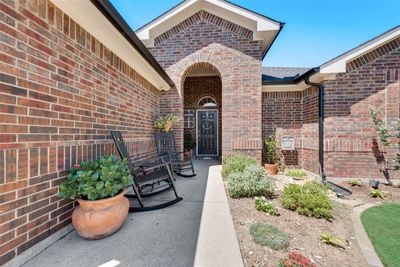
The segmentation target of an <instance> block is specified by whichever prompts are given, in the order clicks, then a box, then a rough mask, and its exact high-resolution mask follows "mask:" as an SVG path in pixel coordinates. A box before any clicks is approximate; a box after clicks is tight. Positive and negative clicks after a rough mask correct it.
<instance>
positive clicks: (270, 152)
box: [264, 135, 280, 164]
mask: <svg viewBox="0 0 400 267" xmlns="http://www.w3.org/2000/svg"><path fill="white" fill-rule="evenodd" d="M279 157H280V155H279V150H278V145H277V143H276V138H275V135H271V136H269V137H267V138H265V140H264V160H265V163H267V164H277V163H279Z"/></svg>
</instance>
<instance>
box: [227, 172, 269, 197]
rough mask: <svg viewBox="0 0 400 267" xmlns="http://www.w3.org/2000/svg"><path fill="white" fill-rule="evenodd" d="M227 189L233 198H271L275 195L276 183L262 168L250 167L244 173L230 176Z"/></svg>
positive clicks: (235, 173)
mask: <svg viewBox="0 0 400 267" xmlns="http://www.w3.org/2000/svg"><path fill="white" fill-rule="evenodd" d="M227 189H228V193H229V195H230V196H231V197H232V198H240V197H255V196H268V197H270V196H272V195H273V194H274V191H275V182H274V180H273V179H272V178H271V177H269V176H267V175H266V174H265V171H264V169H263V168H262V167H261V166H259V165H250V166H247V167H246V168H245V169H244V171H243V172H242V173H240V172H234V173H231V174H229V176H228V185H227Z"/></svg>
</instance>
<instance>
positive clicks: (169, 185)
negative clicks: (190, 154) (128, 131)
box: [111, 131, 183, 212]
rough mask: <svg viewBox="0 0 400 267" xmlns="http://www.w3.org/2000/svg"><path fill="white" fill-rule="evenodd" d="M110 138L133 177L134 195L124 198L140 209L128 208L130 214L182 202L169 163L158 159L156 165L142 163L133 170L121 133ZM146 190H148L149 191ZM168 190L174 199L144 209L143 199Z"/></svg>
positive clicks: (113, 134) (131, 159)
mask: <svg viewBox="0 0 400 267" xmlns="http://www.w3.org/2000/svg"><path fill="white" fill-rule="evenodd" d="M111 136H112V138H113V139H114V143H115V146H116V147H117V150H118V152H119V154H120V156H121V158H127V159H128V166H129V170H130V172H131V175H132V176H133V181H134V183H133V185H132V188H133V192H134V195H133V194H127V195H125V196H126V197H127V198H131V199H137V201H138V202H139V206H140V207H133V206H131V207H130V208H129V211H130V212H137V211H149V210H156V209H161V208H165V207H168V206H171V205H173V204H175V203H178V202H179V201H181V200H183V198H182V197H179V196H178V194H177V192H176V188H175V184H174V181H173V180H174V176H173V175H174V174H173V172H172V167H171V163H170V162H168V161H166V160H165V159H160V161H159V162H158V163H147V164H146V163H144V164H143V165H142V166H139V168H138V170H139V171H138V170H135V166H134V160H133V158H132V156H130V155H129V153H128V150H127V148H126V145H125V142H124V140H123V138H122V134H121V132H115V131H113V132H111ZM162 183H166V186H161V184H162ZM148 188H150V190H149V189H148ZM170 190H173V191H174V194H175V199H173V200H170V201H168V202H165V203H162V204H158V205H153V206H147V207H145V205H144V203H143V199H144V198H149V197H153V196H156V195H158V194H161V193H165V192H167V191H170Z"/></svg>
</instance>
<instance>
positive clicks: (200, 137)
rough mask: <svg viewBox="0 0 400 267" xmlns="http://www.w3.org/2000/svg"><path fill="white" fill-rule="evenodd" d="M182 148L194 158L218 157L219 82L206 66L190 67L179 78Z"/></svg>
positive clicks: (217, 77)
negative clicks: (182, 122) (189, 151)
mask: <svg viewBox="0 0 400 267" xmlns="http://www.w3.org/2000/svg"><path fill="white" fill-rule="evenodd" d="M182 85H183V90H182V91H183V92H182V93H183V109H184V110H183V113H184V146H185V148H186V149H192V150H193V152H194V153H195V155H196V156H198V157H219V156H221V154H222V149H221V148H222V81H221V76H220V73H219V71H218V70H217V69H216V68H215V67H214V66H213V65H211V64H209V63H203V62H202V63H196V64H194V65H192V66H190V67H189V68H188V69H187V70H186V71H185V75H184V76H183V81H182Z"/></svg>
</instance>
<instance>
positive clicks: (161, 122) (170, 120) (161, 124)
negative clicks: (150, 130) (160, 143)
mask: <svg viewBox="0 0 400 267" xmlns="http://www.w3.org/2000/svg"><path fill="white" fill-rule="evenodd" d="M178 123H179V119H178V117H176V116H174V115H164V116H161V117H160V118H158V119H157V120H155V121H154V122H153V125H154V127H155V128H156V129H158V130H160V131H162V132H170V131H171V130H172V128H173V127H174V126H175V125H177V124H178Z"/></svg>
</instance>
